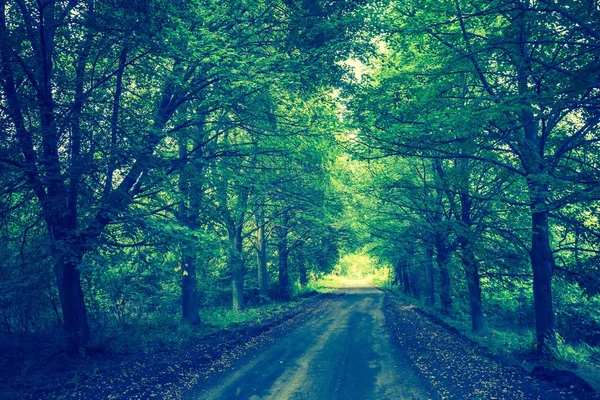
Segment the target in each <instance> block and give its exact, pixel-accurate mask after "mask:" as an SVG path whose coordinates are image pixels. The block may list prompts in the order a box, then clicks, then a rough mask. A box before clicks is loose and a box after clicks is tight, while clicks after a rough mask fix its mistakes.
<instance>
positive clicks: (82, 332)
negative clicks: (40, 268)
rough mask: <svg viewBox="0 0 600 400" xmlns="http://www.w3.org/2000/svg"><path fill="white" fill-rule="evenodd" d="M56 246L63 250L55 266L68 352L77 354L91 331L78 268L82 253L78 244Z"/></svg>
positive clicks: (87, 341) (61, 243) (67, 242)
mask: <svg viewBox="0 0 600 400" xmlns="http://www.w3.org/2000/svg"><path fill="white" fill-rule="evenodd" d="M56 246H61V247H62V249H63V251H62V252H61V256H59V257H58V259H57V260H56V262H55V264H54V267H55V273H56V282H57V286H58V294H59V297H60V305H61V310H62V318H63V324H64V329H65V331H66V333H67V340H68V350H69V352H70V353H74V354H76V353H77V351H78V349H79V346H81V345H86V344H88V343H89V341H90V329H89V326H88V322H87V311H86V307H85V301H84V297H83V290H82V288H81V275H80V271H79V268H78V267H79V264H80V263H81V251H80V249H79V248H78V247H79V246H78V245H77V244H76V243H69V241H66V240H64V241H61V242H60V244H58V245H56ZM64 249H67V250H70V251H65V250H64Z"/></svg>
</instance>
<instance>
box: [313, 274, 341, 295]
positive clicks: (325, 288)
mask: <svg viewBox="0 0 600 400" xmlns="http://www.w3.org/2000/svg"><path fill="white" fill-rule="evenodd" d="M343 282H344V278H343V277H341V276H337V275H325V276H323V277H322V278H321V279H319V280H317V281H316V282H314V283H312V285H313V289H314V290H315V291H317V292H319V293H333V292H335V291H336V289H340V288H342V287H343V286H344V285H343Z"/></svg>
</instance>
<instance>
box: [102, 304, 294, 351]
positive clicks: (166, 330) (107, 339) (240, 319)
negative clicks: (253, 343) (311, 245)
mask: <svg viewBox="0 0 600 400" xmlns="http://www.w3.org/2000/svg"><path fill="white" fill-rule="evenodd" d="M305 297H306V296H305ZM305 300H306V298H301V297H298V298H297V299H296V300H292V301H290V302H277V301H272V302H269V303H267V304H262V305H255V306H249V307H247V308H246V309H244V310H241V311H233V310H232V309H231V308H229V307H212V308H204V309H200V310H199V311H200V321H201V322H200V324H199V325H197V326H194V325H189V324H182V323H181V320H180V317H179V315H176V314H167V313H161V314H159V315H157V316H156V317H155V318H152V319H149V320H147V321H144V323H143V324H136V326H135V327H131V328H128V327H119V328H113V329H107V330H104V331H102V332H101V334H100V335H99V337H98V340H97V343H98V347H99V348H101V349H103V351H106V352H108V353H112V354H135V353H137V352H141V353H145V354H151V353H155V352H161V351H166V350H171V349H176V348H180V347H181V346H182V345H184V344H185V343H191V342H196V341H198V340H201V339H203V338H205V337H207V336H209V335H211V334H215V333H217V332H220V331H224V330H237V329H241V328H243V327H245V326H247V325H261V324H262V323H264V322H265V321H267V320H268V319H270V318H274V317H277V316H278V315H283V314H286V313H288V312H290V311H292V310H293V309H295V308H297V307H300V306H301V303H302V302H303V301H305Z"/></svg>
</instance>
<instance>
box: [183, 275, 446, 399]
mask: <svg viewBox="0 0 600 400" xmlns="http://www.w3.org/2000/svg"><path fill="white" fill-rule="evenodd" d="M345 286H346V287H345V288H344V289H343V292H344V293H345V295H343V296H339V300H338V301H335V302H333V303H332V306H331V307H329V308H328V309H327V310H326V311H325V312H323V313H322V314H320V315H317V316H315V317H314V318H312V319H311V320H309V321H308V322H307V323H306V324H304V325H303V326H301V327H300V328H298V329H297V330H295V331H293V332H292V333H291V334H289V335H287V336H286V337H284V338H282V339H281V340H280V341H279V342H278V343H276V344H274V345H273V346H271V347H269V348H268V349H266V350H265V351H263V352H261V353H260V354H259V355H257V356H256V358H254V359H252V360H248V362H247V363H246V364H245V365H242V366H240V367H238V368H237V369H236V370H235V371H234V372H232V373H231V374H230V375H229V376H225V377H223V378H222V379H221V380H220V381H218V382H216V383H215V384H214V385H213V386H212V387H211V388H209V389H203V390H199V391H197V392H196V393H194V394H193V395H191V396H190V397H191V398H192V397H193V398H200V399H328V400H329V399H429V398H435V397H434V396H433V395H432V394H431V393H430V392H429V391H428V389H427V387H428V386H427V385H426V384H425V383H424V382H423V381H422V380H421V378H419V376H418V375H417V373H415V371H414V370H413V368H412V367H411V364H410V362H409V361H408V359H407V358H404V357H402V356H401V355H400V354H399V352H398V351H397V350H396V349H395V345H394V344H393V343H392V340H391V338H390V335H389V334H388V332H387V329H386V327H385V318H384V314H383V303H384V295H383V293H382V292H381V291H380V290H377V289H375V288H373V287H370V286H369V285H367V284H366V283H365V282H363V281H347V282H346V285H345Z"/></svg>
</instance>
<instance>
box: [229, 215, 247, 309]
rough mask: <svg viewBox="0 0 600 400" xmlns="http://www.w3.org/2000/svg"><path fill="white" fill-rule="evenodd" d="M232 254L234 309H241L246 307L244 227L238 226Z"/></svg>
mask: <svg viewBox="0 0 600 400" xmlns="http://www.w3.org/2000/svg"><path fill="white" fill-rule="evenodd" d="M232 239H233V243H232V246H231V247H232V249H231V254H230V264H231V293H232V302H233V310H234V311H240V310H243V309H244V307H245V302H244V253H243V243H242V227H236V230H235V235H234V237H233V238H232Z"/></svg>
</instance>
